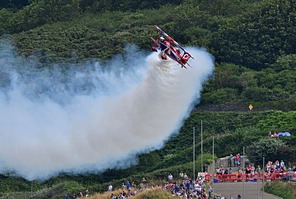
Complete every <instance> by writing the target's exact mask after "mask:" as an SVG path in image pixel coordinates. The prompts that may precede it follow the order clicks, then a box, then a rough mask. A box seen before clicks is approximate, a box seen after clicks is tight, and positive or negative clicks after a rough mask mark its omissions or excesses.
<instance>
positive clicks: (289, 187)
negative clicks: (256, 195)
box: [265, 182, 296, 199]
mask: <svg viewBox="0 0 296 199" xmlns="http://www.w3.org/2000/svg"><path fill="white" fill-rule="evenodd" d="M265 190H266V191H267V192H269V193H271V194H274V195H277V196H280V197H282V198H283V199H293V198H295V197H296V184H295V183H285V182H272V183H268V184H267V186H266V187H265Z"/></svg>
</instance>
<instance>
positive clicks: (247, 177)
mask: <svg viewBox="0 0 296 199" xmlns="http://www.w3.org/2000/svg"><path fill="white" fill-rule="evenodd" d="M287 175H288V174H287V173H271V174H270V175H269V174H267V173H266V174H265V175H264V177H263V174H255V175H251V174H215V175H214V180H213V179H212V178H213V175H211V174H206V175H205V181H207V182H209V181H214V182H216V183H217V182H240V181H249V182H256V181H258V180H260V181H262V180H263V178H264V181H271V180H281V179H282V178H283V177H287Z"/></svg>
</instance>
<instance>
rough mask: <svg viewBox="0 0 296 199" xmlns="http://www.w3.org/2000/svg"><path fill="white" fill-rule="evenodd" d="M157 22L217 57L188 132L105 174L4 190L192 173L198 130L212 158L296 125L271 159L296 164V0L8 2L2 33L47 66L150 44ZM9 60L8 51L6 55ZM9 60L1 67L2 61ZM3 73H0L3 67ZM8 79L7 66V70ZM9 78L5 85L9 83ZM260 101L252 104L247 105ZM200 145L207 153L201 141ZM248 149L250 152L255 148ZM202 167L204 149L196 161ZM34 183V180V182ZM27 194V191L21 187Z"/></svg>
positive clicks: (15, 181) (4, 182)
mask: <svg viewBox="0 0 296 199" xmlns="http://www.w3.org/2000/svg"><path fill="white" fill-rule="evenodd" d="M154 24H157V25H158V26H160V27H161V28H163V29H164V30H165V31H166V32H168V33H169V34H170V35H172V36H173V37H174V39H176V40H177V41H178V42H180V43H181V44H183V45H185V46H200V47H203V48H206V49H207V50H208V51H209V52H210V53H212V54H213V56H214V57H215V64H216V68H215V74H214V77H213V78H211V79H210V81H209V82H208V83H207V84H206V85H205V86H204V90H203V92H202V97H201V102H200V103H199V104H197V105H196V107H195V109H194V111H193V112H191V114H190V116H189V118H188V119H187V120H186V121H185V122H184V125H183V126H182V127H181V129H180V131H179V132H177V133H176V134H175V135H173V136H172V137H171V138H169V139H168V140H167V141H166V143H164V147H163V148H161V149H159V150H155V151H152V152H150V153H148V154H139V156H138V159H139V163H138V164H137V165H134V166H132V167H130V168H127V169H110V170H107V171H105V172H103V173H95V174H93V173H91V174H81V175H71V174H70V173H64V174H60V175H59V176H57V177H54V178H51V179H48V180H47V181H34V182H33V183H32V182H29V181H26V180H24V179H22V178H19V177H16V176H15V174H14V173H9V174H3V175H0V197H1V196H6V195H7V194H15V195H14V196H15V197H16V198H17V195H18V194H20V198H23V196H24V194H28V195H27V196H29V192H30V190H31V189H32V188H33V190H34V192H35V193H36V194H37V197H40V198H42V197H46V198H51V197H52V196H63V195H64V194H65V193H70V192H76V191H80V190H85V189H89V190H90V191H91V192H92V193H94V192H99V191H105V190H106V188H107V186H108V184H109V183H110V182H112V183H113V184H114V186H118V187H120V185H121V183H122V182H123V181H125V180H126V179H129V180H134V181H136V182H140V180H141V179H142V177H143V176H145V177H146V178H147V179H148V180H161V179H165V178H166V176H167V174H168V173H173V174H174V175H178V173H179V172H180V171H183V172H185V171H186V172H187V173H192V164H193V163H192V155H193V150H192V149H193V148H192V143H193V140H192V133H193V127H195V129H196V137H197V138H199V136H200V126H201V121H202V123H203V136H204V143H203V147H204V153H205V154H204V156H203V157H204V161H203V162H204V164H205V165H209V164H210V163H211V158H212V157H211V155H210V154H211V152H212V148H211V147H212V139H213V138H214V139H215V155H216V158H217V157H221V156H226V155H229V154H230V153H238V152H240V153H242V147H243V146H245V147H247V146H251V144H252V143H257V142H259V141H260V139H265V138H266V137H267V133H268V132H269V131H276V132H281V131H289V132H291V134H292V136H291V137H288V138H286V137H283V138H280V139H281V140H282V141H283V142H284V146H282V147H281V148H279V149H277V151H276V153H275V155H274V156H273V157H269V158H272V159H277V158H280V157H284V158H285V160H286V162H290V163H291V164H293V163H295V162H296V157H295V154H296V153H294V152H296V139H295V134H296V48H295V46H296V43H295V41H296V28H295V24H296V4H295V2H294V1H293V0H283V1H278V0H223V1H207V0H153V1H151V0H147V1H146V0H145V1H137V0H116V1H109V0H63V1H62V0H48V1H47V0H30V1H8V0H7V1H1V3H0V37H1V39H2V40H1V41H3V39H5V40H9V41H10V42H11V43H12V44H13V45H14V46H15V49H16V53H17V54H18V55H19V56H20V57H21V58H24V59H27V58H30V57H32V56H33V57H34V58H36V59H37V60H38V66H39V67H51V66H52V65H53V64H54V63H81V62H83V61H89V60H100V61H102V62H104V61H107V60H109V59H110V58H111V57H113V56H114V55H116V54H121V53H123V52H124V48H125V46H126V45H128V44H136V45H137V46H139V48H140V50H141V51H142V52H143V53H147V54H148V53H149V52H150V45H151V43H150V41H149V37H150V36H155V35H156V32H155V29H154V26H153V25H154ZM0 59H1V58H0ZM0 67H1V65H0ZM0 72H1V71H0ZM0 77H2V76H1V74H0ZM2 83H3V80H2V79H0V86H4V85H3V84H2ZM250 103H252V104H253V106H254V109H253V110H252V111H250V110H249V109H248V105H249V104H250ZM196 142H197V146H196V153H197V154H200V142H199V141H196ZM251 151H252V150H251V149H250V148H249V149H248V148H247V153H248V152H249V153H250V154H251ZM195 164H196V168H200V167H201V165H200V157H197V161H196V162H195ZM31 185H33V187H31ZM22 194H23V195H22Z"/></svg>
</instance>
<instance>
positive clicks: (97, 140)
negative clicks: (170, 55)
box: [0, 41, 214, 180]
mask: <svg viewBox="0 0 296 199" xmlns="http://www.w3.org/2000/svg"><path fill="white" fill-rule="evenodd" d="M187 50H188V51H189V52H190V53H191V54H192V56H193V57H194V59H192V60H190V64H191V66H192V67H189V68H188V69H181V68H180V66H179V65H178V64H177V63H175V62H174V61H172V60H168V61H162V60H160V59H159V57H158V54H157V53H155V52H154V53H151V54H149V55H148V56H147V55H145V54H144V53H141V52H140V51H139V50H138V49H137V48H136V47H135V46H129V47H127V49H126V51H125V53H124V54H123V55H120V56H116V57H115V58H113V59H112V60H111V61H110V62H108V63H107V64H104V65H103V64H101V63H99V62H87V63H81V64H79V65H77V64H75V65H74V64H73V65H71V64H68V65H67V66H65V65H52V66H51V67H47V68H40V67H38V64H37V62H36V59H35V58H34V57H33V56H32V57H29V58H27V59H25V60H24V59H21V58H19V57H18V56H16V55H15V54H14V49H13V46H12V45H10V44H9V43H7V42H4V41H3V42H1V46H0V111H1V112H0V142H1V143H0V172H1V173H3V172H7V171H14V172H16V173H17V174H18V175H20V176H22V177H25V178H26V179H28V180H32V179H46V178H49V177H51V176H54V175H57V174H58V173H59V172H75V173H84V172H94V171H103V170H104V169H107V168H114V167H128V166H130V165H132V164H136V162H137V160H136V154H138V153H140V152H149V151H151V150H153V149H157V148H160V147H162V145H163V143H164V141H165V140H166V139H168V138H169V137H170V136H171V135H172V134H173V133H176V132H177V131H178V129H179V128H180V127H181V125H182V123H183V120H184V119H186V117H188V115H189V113H190V111H191V110H192V108H193V105H195V104H196V103H198V101H199V98H200V92H201V90H202V86H203V83H205V81H207V79H208V78H209V76H210V75H212V73H213V70H214V63H213V58H212V56H211V55H210V54H209V53H207V52H206V51H205V50H203V49H198V48H195V47H190V48H187Z"/></svg>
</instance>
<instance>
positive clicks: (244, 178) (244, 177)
mask: <svg viewBox="0 0 296 199" xmlns="http://www.w3.org/2000/svg"><path fill="white" fill-rule="evenodd" d="M245 174H246V172H245V147H243V198H245V180H246V176H245Z"/></svg>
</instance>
